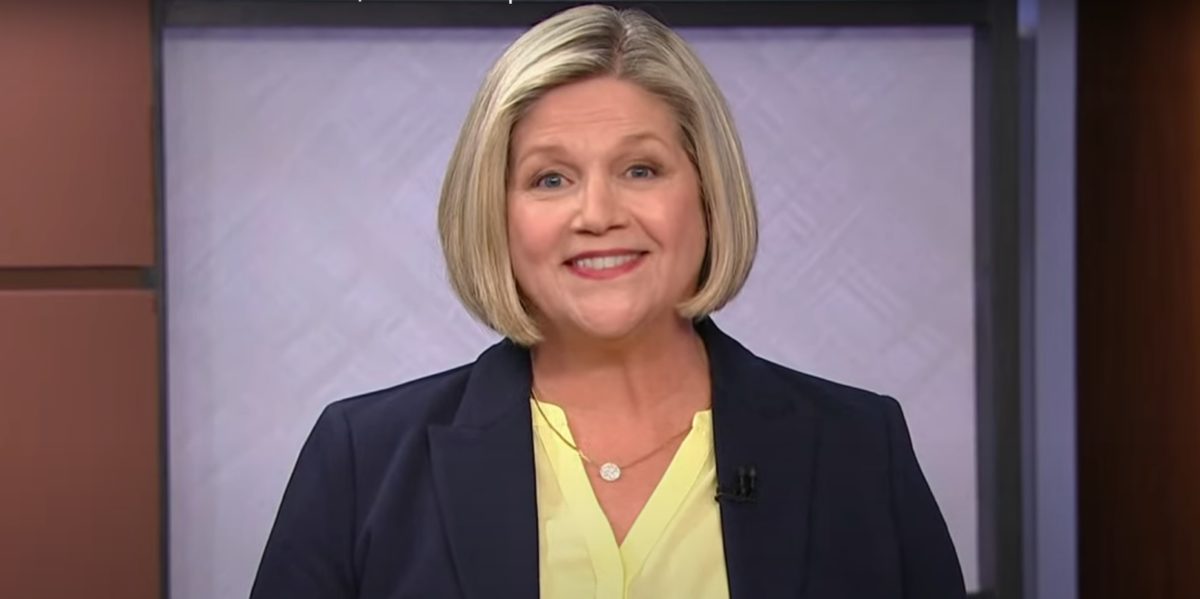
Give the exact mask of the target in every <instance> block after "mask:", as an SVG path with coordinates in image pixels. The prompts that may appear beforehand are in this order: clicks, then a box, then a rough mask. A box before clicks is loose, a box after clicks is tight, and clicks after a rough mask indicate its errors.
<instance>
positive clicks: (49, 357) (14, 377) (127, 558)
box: [0, 291, 162, 599]
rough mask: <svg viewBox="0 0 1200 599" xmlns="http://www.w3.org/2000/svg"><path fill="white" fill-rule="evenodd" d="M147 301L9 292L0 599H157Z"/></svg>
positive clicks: (0, 351) (153, 350)
mask: <svg viewBox="0 0 1200 599" xmlns="http://www.w3.org/2000/svg"><path fill="white" fill-rule="evenodd" d="M156 322H157V315H156V313H155V300H154V296H153V293H151V292H148V291H46V292H42V291H3V292H0V331H2V332H3V333H0V381H3V384H2V386H0V481H3V482H2V483H0V488H2V489H3V492H0V539H2V542H0V597H20V598H22V599H42V598H45V599H50V598H55V599H57V598H64V597H120V598H122V599H142V598H145V599H150V598H151V597H157V596H158V594H159V590H160V586H159V585H160V569H161V564H162V561H161V557H160V538H159V531H160V517H161V500H160V497H161V495H160V482H159V481H160V468H161V458H160V442H159V441H160V439H159V433H158V431H159V407H158V406H159V399H158V381H157V368H156V367H155V366H154V365H155V364H157V360H158V356H157V324H156Z"/></svg>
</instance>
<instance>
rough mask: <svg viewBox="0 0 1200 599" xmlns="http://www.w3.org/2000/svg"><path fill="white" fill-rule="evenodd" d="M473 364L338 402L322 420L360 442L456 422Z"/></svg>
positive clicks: (325, 412)
mask: <svg viewBox="0 0 1200 599" xmlns="http://www.w3.org/2000/svg"><path fill="white" fill-rule="evenodd" d="M473 366H474V363H473V362H472V363H469V364H463V365H461V366H457V367H455V368H451V369H449V370H445V371H442V372H438V373H435V374H431V375H428V376H424V377H421V378H418V379H414V380H411V381H408V382H405V383H402V384H399V385H395V386H393V387H388V388H386V389H380V390H377V391H372V392H370V393H364V394H362V395H357V396H354V397H349V398H346V399H342V400H339V401H335V402H333V403H331V404H329V405H328V406H326V408H325V411H324V413H323V414H322V415H321V420H338V421H340V422H341V423H344V426H346V427H348V428H349V429H350V430H351V431H353V434H354V435H355V436H356V437H359V438H360V439H359V440H365V439H366V438H370V437H374V436H380V435H385V436H388V437H395V436H398V435H403V434H404V433H405V432H407V431H416V430H420V431H424V430H425V428H426V427H427V426H428V425H431V424H448V423H450V422H451V421H452V420H453V419H454V414H455V412H456V411H457V410H458V405H459V402H460V401H461V400H462V396H463V389H464V388H465V387H466V384H467V380H468V379H469V378H470V376H471V369H472V367H473Z"/></svg>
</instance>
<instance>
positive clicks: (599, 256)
mask: <svg viewBox="0 0 1200 599" xmlns="http://www.w3.org/2000/svg"><path fill="white" fill-rule="evenodd" d="M645 255H646V252H640V251H636V250H608V251H602V252H584V253H581V254H577V255H575V256H574V257H572V258H571V259H569V260H567V261H566V262H565V265H566V266H567V268H569V269H570V270H571V272H573V273H575V274H576V275H579V276H582V277H585V278H589V279H611V278H613V277H617V276H620V275H622V274H625V273H627V272H629V271H632V270H633V269H635V268H637V267H638V266H639V265H641V263H642V257H643V256H645Z"/></svg>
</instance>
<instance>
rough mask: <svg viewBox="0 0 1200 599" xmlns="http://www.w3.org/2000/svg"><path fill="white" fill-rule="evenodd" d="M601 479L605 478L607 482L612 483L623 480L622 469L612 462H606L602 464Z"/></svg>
mask: <svg viewBox="0 0 1200 599" xmlns="http://www.w3.org/2000/svg"><path fill="white" fill-rule="evenodd" d="M600 478H603V479H604V480H605V481H607V482H610V483H611V482H613V481H615V480H617V479H618V478H621V467H620V466H618V465H616V464H614V463H612V462H605V463H603V464H601V465H600Z"/></svg>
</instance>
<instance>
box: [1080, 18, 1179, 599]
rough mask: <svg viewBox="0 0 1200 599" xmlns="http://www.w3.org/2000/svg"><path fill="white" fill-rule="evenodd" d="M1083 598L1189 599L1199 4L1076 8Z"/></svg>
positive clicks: (1081, 564)
mask: <svg viewBox="0 0 1200 599" xmlns="http://www.w3.org/2000/svg"><path fill="white" fill-rule="evenodd" d="M1078 14H1079V29H1078V35H1079V37H1078V40H1079V71H1078V76H1079V88H1078V89H1079V93H1078V101H1079V111H1078V118H1079V120H1078V168H1079V172H1078V177H1079V178H1078V193H1079V195H1078V201H1079V204H1078V207H1079V210H1078V235H1079V252H1078V256H1079V258H1078V259H1079V270H1078V273H1079V282H1078V284H1079V287H1078V291H1079V293H1078V299H1079V312H1078V315H1079V353H1078V356H1079V403H1078V414H1079V459H1080V465H1079V501H1080V547H1079V557H1080V596H1081V597H1087V598H1089V599H1091V598H1105V597H1114V598H1115V597H1122V598H1124V597H1147V598H1175V597H1178V598H1183V597H1200V578H1197V573H1198V572H1200V3H1196V2H1192V1H1190V0H1179V1H1171V0H1144V1H1142V2H1080V3H1079V13H1078Z"/></svg>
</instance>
